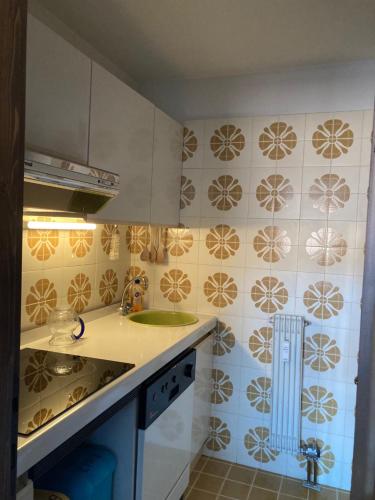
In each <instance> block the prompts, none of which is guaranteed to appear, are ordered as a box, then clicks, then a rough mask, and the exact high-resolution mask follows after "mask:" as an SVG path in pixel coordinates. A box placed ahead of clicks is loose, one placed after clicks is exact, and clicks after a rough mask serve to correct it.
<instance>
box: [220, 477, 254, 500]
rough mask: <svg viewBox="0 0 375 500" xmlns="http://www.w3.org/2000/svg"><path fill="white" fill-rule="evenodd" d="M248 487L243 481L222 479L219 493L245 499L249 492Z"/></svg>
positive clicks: (239, 499)
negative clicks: (222, 482)
mask: <svg viewBox="0 0 375 500" xmlns="http://www.w3.org/2000/svg"><path fill="white" fill-rule="evenodd" d="M249 489H250V487H249V486H248V485H247V484H244V483H236V482H235V481H230V480H226V481H224V484H223V487H222V489H221V492H220V493H221V495H224V496H226V497H230V498H236V499H238V500H246V499H247V496H248V494H249Z"/></svg>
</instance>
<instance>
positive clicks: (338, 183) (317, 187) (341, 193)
mask: <svg viewBox="0 0 375 500" xmlns="http://www.w3.org/2000/svg"><path fill="white" fill-rule="evenodd" d="M309 197H310V199H311V200H312V202H313V207H314V208H317V209H319V211H320V212H322V213H324V214H333V213H335V212H337V210H338V209H339V208H344V206H345V203H347V202H348V201H349V199H350V187H349V186H348V185H347V184H346V179H345V178H344V177H340V176H339V175H337V174H324V175H322V176H321V177H319V178H317V179H315V180H314V184H313V185H312V186H311V187H310V190H309Z"/></svg>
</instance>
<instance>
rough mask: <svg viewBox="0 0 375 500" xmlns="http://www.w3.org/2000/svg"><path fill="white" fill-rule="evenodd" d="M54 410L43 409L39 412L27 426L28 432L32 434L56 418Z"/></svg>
mask: <svg viewBox="0 0 375 500" xmlns="http://www.w3.org/2000/svg"><path fill="white" fill-rule="evenodd" d="M54 416H55V415H54V414H53V411H52V409H50V408H42V409H41V410H39V411H37V412H36V413H35V415H34V416H33V418H32V420H30V422H29V423H28V424H27V432H31V431H33V430H35V429H37V428H38V427H40V426H41V425H43V424H46V423H47V422H49V421H50V420H52V419H53V418H54Z"/></svg>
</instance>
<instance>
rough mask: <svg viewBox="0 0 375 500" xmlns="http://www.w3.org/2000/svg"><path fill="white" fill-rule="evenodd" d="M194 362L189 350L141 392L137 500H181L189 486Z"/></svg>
mask: <svg viewBox="0 0 375 500" xmlns="http://www.w3.org/2000/svg"><path fill="white" fill-rule="evenodd" d="M195 361H196V352H195V350H194V349H190V350H189V351H187V352H185V353H184V354H182V355H181V356H179V357H178V358H176V359H175V360H173V361H172V362H171V363H169V365H168V366H166V367H165V368H163V369H162V370H160V371H159V372H158V373H157V374H156V375H155V376H153V377H152V378H150V379H149V380H148V381H147V382H146V384H145V386H144V387H143V389H142V391H141V395H140V400H139V403H140V406H139V421H138V452H137V484H136V500H166V499H167V500H179V499H180V498H181V496H182V495H183V493H184V491H185V490H186V488H187V486H188V483H189V473H190V458H191V433H192V419H193V389H194V384H193V382H194V380H195Z"/></svg>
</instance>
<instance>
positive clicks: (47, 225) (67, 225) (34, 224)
mask: <svg viewBox="0 0 375 500" xmlns="http://www.w3.org/2000/svg"><path fill="white" fill-rule="evenodd" d="M27 227H28V229H42V230H43V229H44V230H47V229H62V230H63V229H65V230H69V229H73V230H74V229H77V230H86V231H93V230H94V229H96V224H92V223H89V222H54V221H49V222H47V221H37V220H31V221H29V222H28V223H27Z"/></svg>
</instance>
